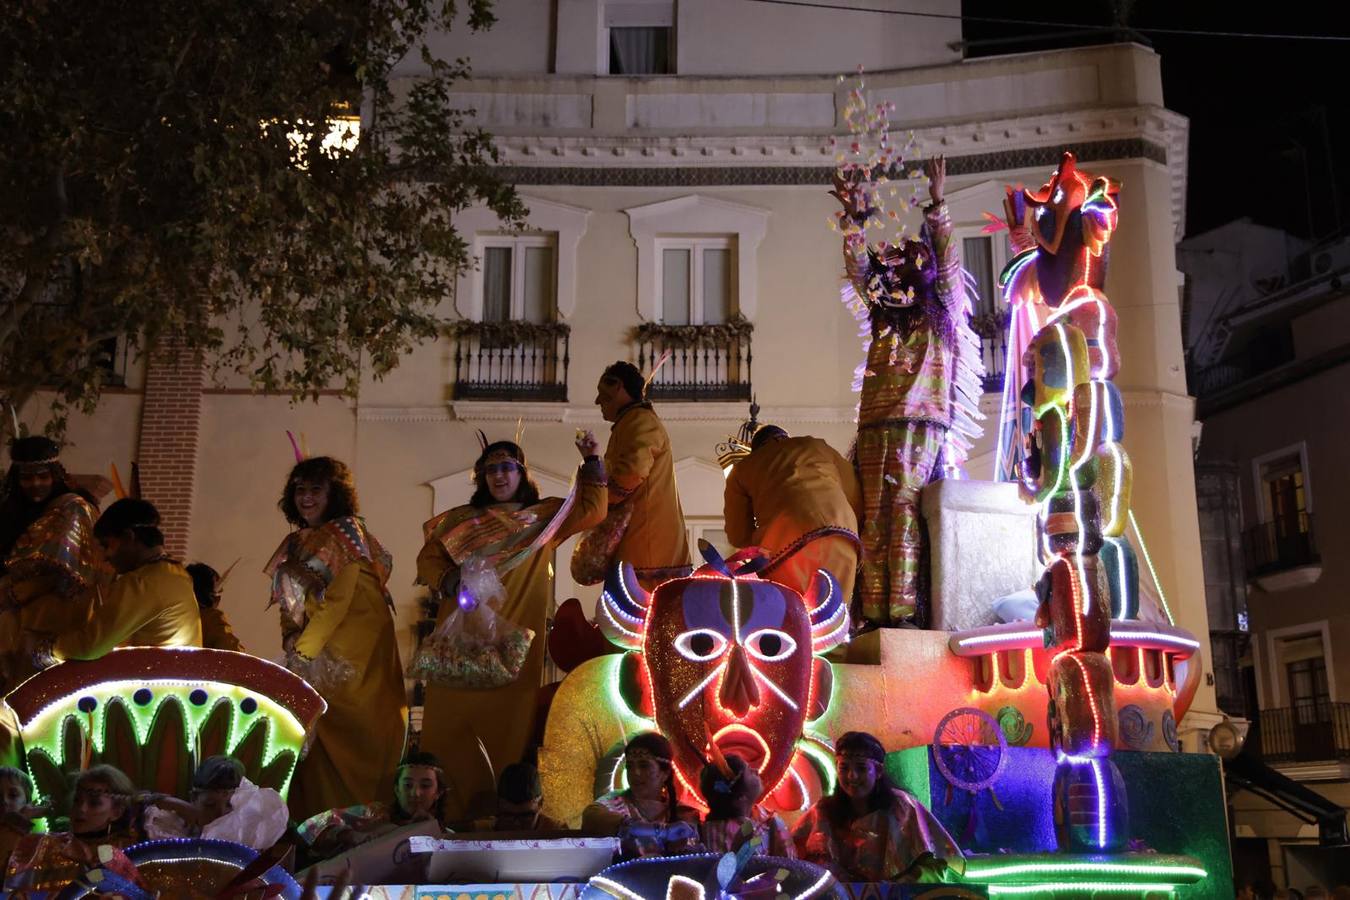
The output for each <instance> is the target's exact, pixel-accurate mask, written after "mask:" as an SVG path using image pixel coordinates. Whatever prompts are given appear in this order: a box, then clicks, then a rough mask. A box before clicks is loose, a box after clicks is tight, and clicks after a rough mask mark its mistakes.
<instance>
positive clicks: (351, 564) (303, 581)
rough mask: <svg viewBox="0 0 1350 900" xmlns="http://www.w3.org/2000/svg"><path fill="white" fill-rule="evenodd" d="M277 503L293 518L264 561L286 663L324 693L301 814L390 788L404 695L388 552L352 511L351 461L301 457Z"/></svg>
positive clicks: (301, 776) (300, 774)
mask: <svg viewBox="0 0 1350 900" xmlns="http://www.w3.org/2000/svg"><path fill="white" fill-rule="evenodd" d="M277 505H278V507H279V508H280V509H281V512H282V514H283V515H284V516H285V517H286V521H287V522H289V523H290V524H292V525H294V526H296V528H297V530H296V531H293V532H291V533H290V534H288V535H287V536H286V539H285V540H283V541H282V542H281V546H280V547H279V548H277V552H276V553H275V554H274V555H273V557H272V560H271V562H269V563H268V564H267V568H266V571H267V573H268V574H269V575H271V576H272V602H273V603H276V604H278V605H279V606H280V607H281V634H282V646H283V647H284V649H285V651H286V665H287V668H289V669H290V670H291V671H293V672H295V673H296V674H298V675H300V676H301V677H302V678H304V679H305V680H306V681H308V682H309V683H310V684H311V685H313V687H314V689H315V690H317V691H318V692H319V693H320V694H321V695H322V696H323V698H324V700H325V701H327V703H328V711H327V712H325V713H324V714H323V715H322V716H321V717H320V718H319V721H318V723H317V724H316V725H315V729H314V733H313V734H312V735H311V738H310V748H309V753H308V755H307V756H306V757H305V758H304V759H303V760H301V761H300V763H299V765H298V766H297V767H296V771H295V776H294V778H293V780H292V781H291V790H290V798H289V801H290V808H291V814H292V815H293V816H294V817H295V818H296V819H299V820H303V819H306V818H309V817H310V816H312V815H314V814H315V813H318V812H322V811H324V810H328V809H333V808H336V807H345V806H350V805H351V804H353V803H360V802H363V801H366V800H369V799H370V798H371V797H381V796H386V795H388V794H389V793H390V792H391V791H392V790H393V788H394V785H393V774H394V772H395V770H396V767H397V764H398V760H399V757H400V756H402V754H403V743H404V738H405V737H406V734H407V726H408V703H407V695H406V693H405V691H404V688H403V665H402V663H401V661H400V660H399V653H398V641H397V639H396V636H395V630H394V611H393V600H392V599H391V598H390V596H389V591H388V590H387V588H386V587H385V585H386V584H387V583H388V581H389V572H390V569H391V568H392V566H393V560H392V559H391V558H390V556H389V554H388V553H387V552H386V551H385V549H384V548H383V547H382V546H380V543H379V541H377V540H375V537H374V535H372V534H371V533H370V532H369V531H368V530H367V529H366V525H365V522H364V521H363V520H362V519H361V518H360V516H359V515H358V505H357V499H356V487H355V485H354V484H353V482H352V473H351V470H350V469H348V468H347V466H346V464H344V463H342V462H340V461H338V460H336V459H332V458H331V457H327V456H316V457H313V458H310V459H305V460H301V461H300V462H298V463H296V465H295V467H294V468H293V469H291V473H290V475H289V476H288V477H287V479H286V487H285V489H284V490H283V492H282V495H281V500H280V502H279V503H278V504H277Z"/></svg>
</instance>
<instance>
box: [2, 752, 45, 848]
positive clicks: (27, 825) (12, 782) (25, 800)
mask: <svg viewBox="0 0 1350 900" xmlns="http://www.w3.org/2000/svg"><path fill="white" fill-rule="evenodd" d="M32 804H33V779H31V778H29V777H28V773H27V772H25V771H23V770H22V769H16V768H14V767H13V766H0V860H4V861H8V860H9V854H10V853H11V852H13V850H14V847H15V845H17V844H18V843H19V839H20V838H22V837H23V836H24V835H26V834H29V833H30V832H32V830H33V820H34V819H35V818H37V817H38V816H39V815H41V813H42V810H39V809H36V808H34V807H33V805H32Z"/></svg>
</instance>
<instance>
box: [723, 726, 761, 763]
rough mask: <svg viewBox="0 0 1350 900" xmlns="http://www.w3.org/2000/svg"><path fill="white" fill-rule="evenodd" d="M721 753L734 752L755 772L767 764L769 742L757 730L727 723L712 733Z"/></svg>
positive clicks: (728, 753)
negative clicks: (715, 732)
mask: <svg viewBox="0 0 1350 900" xmlns="http://www.w3.org/2000/svg"><path fill="white" fill-rule="evenodd" d="M713 742H714V743H716V744H717V749H718V750H721V751H722V755H724V756H727V755H730V754H733V753H734V754H736V755H737V756H739V757H740V758H741V759H743V760H745V762H746V764H747V765H749V766H750V767H751V768H753V769H754V770H755V771H756V772H763V771H764V767H765V766H767V765H768V764H769V744H768V742H767V741H765V740H764V738H763V737H762V736H761V735H760V733H759V732H758V731H755V730H754V729H753V728H749V727H747V726H745V725H727V726H726V727H724V728H722V729H721V730H720V731H718V732H717V734H715V735H713Z"/></svg>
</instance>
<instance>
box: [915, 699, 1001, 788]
mask: <svg viewBox="0 0 1350 900" xmlns="http://www.w3.org/2000/svg"><path fill="white" fill-rule="evenodd" d="M933 762H934V764H935V765H936V766H937V768H938V771H939V772H941V773H942V777H943V778H945V779H947V786H948V790H949V791H950V789H951V788H954V787H955V788H960V789H961V790H963V791H969V792H970V793H972V794H976V793H979V792H980V791H982V790H985V789H986V788H988V789H989V791H990V793H991V794H993V785H994V782H996V781H998V777H999V775H1001V774H1002V773H1003V767H1004V766H1005V765H1007V762H1008V738H1007V736H1006V735H1005V734H1004V733H1003V728H1002V727H1001V726H1000V725H999V723H998V720H997V719H995V718H994V717H993V716H991V715H989V713H987V712H985V711H984V710H981V709H976V708H974V707H973V706H963V707H960V708H958V709H954V710H952V711H951V712H949V713H947V715H945V716H943V717H942V721H941V722H938V725H937V728H936V729H934V731H933ZM994 803H995V805H997V806H999V808H1000V809H1001V808H1002V805H1001V804H999V802H998V796H997V795H994Z"/></svg>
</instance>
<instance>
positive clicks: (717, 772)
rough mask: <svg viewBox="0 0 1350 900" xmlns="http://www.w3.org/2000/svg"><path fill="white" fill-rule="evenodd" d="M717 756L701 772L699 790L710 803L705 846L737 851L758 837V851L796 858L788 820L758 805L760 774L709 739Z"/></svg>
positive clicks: (704, 829)
mask: <svg viewBox="0 0 1350 900" xmlns="http://www.w3.org/2000/svg"><path fill="white" fill-rule="evenodd" d="M708 746H709V747H710V748H711V749H712V750H713V753H714V759H713V761H712V762H710V763H708V764H707V765H706V766H704V767H703V771H702V772H701V773H699V779H698V790H699V793H700V794H702V795H703V802H704V803H706V804H708V815H707V816H706V817H705V818H704V820H703V825H702V826H701V828H700V829H699V831H700V833H701V834H702V836H703V849H705V850H707V851H708V852H709V853H735V852H737V851H739V850H740V849H741V847H742V846H744V845H745V843H746V842H748V841H750V840H752V839H755V838H758V839H759V847H758V849H756V850H755V853H757V854H759V855H761V856H778V857H786V858H787V859H796V858H797V848H796V847H795V846H794V845H793V843H792V835H791V833H789V831H788V827H787V823H786V822H784V821H783V819H782V817H780V816H779V815H778V814H777V813H771V812H767V811H765V810H764V809H762V808H760V807H758V806H756V805H755V801H756V800H758V799H759V796H760V794H762V793H763V792H764V784H763V782H761V781H760V778H759V773H758V772H756V771H755V770H754V767H752V766H750V765H749V764H748V763H746V761H745V760H744V759H742V758H741V757H740V756H738V755H736V754H734V753H728V754H726V755H725V756H723V755H722V753H721V751H720V750H718V749H717V745H716V744H715V743H712V742H711V741H710V742H709V744H708Z"/></svg>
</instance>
